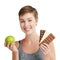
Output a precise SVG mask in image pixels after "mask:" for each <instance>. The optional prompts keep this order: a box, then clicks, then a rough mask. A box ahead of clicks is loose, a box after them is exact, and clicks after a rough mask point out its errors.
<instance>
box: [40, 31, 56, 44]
mask: <svg viewBox="0 0 60 60" xmlns="http://www.w3.org/2000/svg"><path fill="white" fill-rule="evenodd" d="M41 33H42V32H41V31H40V34H41ZM54 38H55V36H54V35H53V34H52V33H49V32H46V31H45V32H44V33H43V36H42V38H41V37H40V39H41V40H40V44H42V43H46V44H49V43H50V42H51V41H53V40H54Z"/></svg>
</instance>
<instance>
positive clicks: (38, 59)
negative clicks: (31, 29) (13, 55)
mask: <svg viewBox="0 0 60 60" xmlns="http://www.w3.org/2000/svg"><path fill="white" fill-rule="evenodd" d="M18 51H19V60H43V56H42V55H43V52H42V51H41V49H39V50H38V51H37V52H35V53H33V54H28V53H25V52H23V50H22V42H21V41H20V42H19V49H18Z"/></svg>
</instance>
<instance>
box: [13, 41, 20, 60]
mask: <svg viewBox="0 0 60 60" xmlns="http://www.w3.org/2000/svg"><path fill="white" fill-rule="evenodd" d="M15 46H16V47H17V49H18V47H19V42H16V43H15ZM12 60H19V52H18V50H17V51H16V52H14V51H12Z"/></svg>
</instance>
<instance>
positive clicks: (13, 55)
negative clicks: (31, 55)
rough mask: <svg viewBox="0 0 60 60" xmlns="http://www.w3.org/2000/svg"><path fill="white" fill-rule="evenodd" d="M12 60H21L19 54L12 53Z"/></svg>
mask: <svg viewBox="0 0 60 60" xmlns="http://www.w3.org/2000/svg"><path fill="white" fill-rule="evenodd" d="M12 60H19V52H18V51H17V52H12Z"/></svg>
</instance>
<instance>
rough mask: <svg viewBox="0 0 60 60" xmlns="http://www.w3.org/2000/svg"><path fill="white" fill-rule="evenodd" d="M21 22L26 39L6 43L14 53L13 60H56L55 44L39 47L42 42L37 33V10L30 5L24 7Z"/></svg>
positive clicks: (20, 16)
mask: <svg viewBox="0 0 60 60" xmlns="http://www.w3.org/2000/svg"><path fill="white" fill-rule="evenodd" d="M19 22H20V27H21V29H22V31H23V32H24V33H25V38H23V39H22V40H19V41H16V42H15V43H12V44H11V45H10V44H9V43H8V44H7V43H6V44H7V46H6V47H8V48H9V49H10V50H11V51H12V60H45V59H46V60H55V55H54V53H55V52H54V46H53V43H50V44H49V45H48V44H46V43H42V44H41V45H40V46H39V44H40V42H41V41H40V36H39V35H38V34H37V32H36V25H37V22H38V12H37V10H36V9H35V8H33V7H32V6H28V5H27V6H24V7H22V8H21V9H20V11H19ZM39 33H40V32H39ZM52 55H53V57H52ZM51 57H52V58H51Z"/></svg>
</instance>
